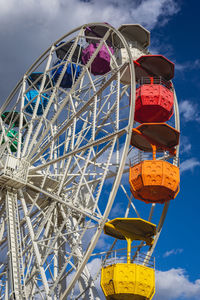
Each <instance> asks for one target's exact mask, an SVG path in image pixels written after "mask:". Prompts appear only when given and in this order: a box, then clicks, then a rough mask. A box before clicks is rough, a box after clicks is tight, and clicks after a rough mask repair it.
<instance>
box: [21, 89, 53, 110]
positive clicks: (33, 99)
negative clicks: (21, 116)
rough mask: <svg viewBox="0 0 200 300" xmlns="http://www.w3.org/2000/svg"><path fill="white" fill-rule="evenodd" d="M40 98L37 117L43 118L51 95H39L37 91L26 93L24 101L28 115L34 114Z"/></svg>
mask: <svg viewBox="0 0 200 300" xmlns="http://www.w3.org/2000/svg"><path fill="white" fill-rule="evenodd" d="M38 97H39V104H38V108H37V115H38V116H41V115H42V114H43V112H44V110H45V108H46V106H47V104H48V99H49V95H48V94H46V93H42V94H39V92H38V91H37V90H30V91H28V92H27V93H26V95H25V99H24V107H25V110H26V112H27V113H29V114H31V115H32V114H33V111H34V109H35V107H36V104H37V99H38Z"/></svg>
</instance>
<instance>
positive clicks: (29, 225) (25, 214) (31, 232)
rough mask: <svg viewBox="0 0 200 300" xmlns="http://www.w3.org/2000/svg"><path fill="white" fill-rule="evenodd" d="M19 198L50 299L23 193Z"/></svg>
mask: <svg viewBox="0 0 200 300" xmlns="http://www.w3.org/2000/svg"><path fill="white" fill-rule="evenodd" d="M20 200H21V203H22V208H23V211H24V216H25V219H26V222H27V227H28V230H29V235H30V238H31V242H32V245H33V251H34V254H35V259H36V261H37V263H38V269H39V272H40V274H41V280H42V282H43V285H44V290H45V292H46V296H47V299H50V297H49V296H48V294H49V284H48V280H47V278H46V275H45V271H44V268H43V266H42V265H41V262H42V258H41V253H40V251H39V249H38V245H37V243H36V242H35V234H34V230H33V227H32V224H31V220H30V218H29V216H28V214H27V212H28V210H27V206H26V203H25V200H24V198H23V195H21V199H20Z"/></svg>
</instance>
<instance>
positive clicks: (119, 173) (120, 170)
mask: <svg viewBox="0 0 200 300" xmlns="http://www.w3.org/2000/svg"><path fill="white" fill-rule="evenodd" d="M93 25H102V26H105V27H106V28H108V32H107V34H105V36H104V37H103V38H102V40H101V43H100V44H99V47H98V48H97V50H96V52H97V51H98V50H99V49H100V47H101V45H102V44H103V42H105V41H106V39H107V38H108V35H109V33H110V31H112V32H113V33H115V34H116V35H117V36H118V37H119V38H120V40H121V41H122V43H123V44H124V46H125V48H126V51H127V53H128V56H129V61H128V66H129V67H130V75H131V84H130V87H131V101H130V102H131V105H130V114H129V122H128V125H127V126H126V128H124V129H123V132H124V133H125V134H126V140H125V144H124V148H123V153H122V155H121V157H122V159H121V160H120V163H119V166H118V170H117V174H116V178H115V181H114V184H113V186H112V190H111V192H110V195H109V198H108V201H107V205H106V208H105V211H104V213H103V215H102V217H101V219H100V220H99V219H98V218H95V217H94V216H93V219H94V220H95V219H96V221H97V222H98V227H97V230H96V232H95V234H94V236H93V238H92V240H91V242H90V244H89V247H88V248H87V251H86V252H85V253H84V257H83V258H82V260H81V263H80V264H79V266H78V268H76V273H75V275H74V276H73V278H72V280H71V282H70V284H69V285H68V287H67V289H65V291H64V292H63V294H62V296H61V298H60V299H66V298H65V297H67V295H69V293H70V291H71V290H72V289H73V287H74V285H75V284H76V282H77V281H78V279H79V277H80V275H81V273H82V272H83V270H84V268H85V266H86V263H87V261H88V259H89V258H90V256H91V253H92V251H93V250H94V247H95V245H96V243H97V241H98V239H99V236H100V234H101V232H102V229H103V226H104V223H105V222H106V220H107V218H108V215H109V212H110V210H111V207H112V204H113V202H114V199H115V196H116V193H117V191H118V188H119V185H120V180H121V177H122V174H123V172H124V167H125V162H126V157H127V154H128V150H129V145H130V138H131V132H132V127H133V123H134V110H135V89H136V86H135V71H134V66H133V61H132V59H131V52H130V49H129V47H128V44H127V42H126V40H125V39H124V37H123V36H122V34H121V33H120V32H119V31H117V30H116V29H114V28H113V27H112V26H110V25H108V24H100V23H91V24H86V25H84V26H80V27H77V28H76V29H74V30H72V31H71V32H69V33H68V34H66V35H64V36H63V37H61V38H60V39H59V40H57V41H56V42H55V43H54V44H53V46H52V47H50V48H49V49H47V51H45V52H44V53H43V54H42V55H41V56H40V57H39V58H38V59H37V60H36V62H35V63H34V64H33V65H32V66H31V67H30V68H29V70H28V71H27V72H26V74H25V76H24V77H23V78H22V80H21V81H20V82H19V83H18V85H17V86H16V88H15V89H14V90H13V92H12V93H11V94H10V96H9V97H8V99H7V100H6V102H5V103H4V105H3V106H2V108H1V109H0V113H3V112H4V110H5V109H6V107H7V106H8V104H9V102H10V101H11V100H12V98H13V96H14V95H15V93H16V91H17V90H18V89H19V87H20V85H21V84H22V83H23V82H24V83H25V81H26V80H27V75H28V74H30V72H33V70H34V68H35V66H37V64H38V63H39V62H40V60H41V59H42V58H43V57H45V55H47V54H48V53H49V52H51V49H54V50H55V45H56V44H58V43H59V42H60V41H62V40H63V39H64V38H66V37H68V36H70V35H71V34H73V33H75V32H78V31H79V30H83V28H86V27H89V26H93ZM109 30H110V31H109ZM75 46H76V44H75V45H74V47H75ZM94 56H95V54H94ZM69 59H71V57H69ZM91 62H92V60H90V62H89V64H88V65H87V67H89V65H91ZM121 67H122V66H121ZM121 67H120V68H119V70H120V69H121ZM119 70H118V76H119ZM45 74H46V73H45ZM115 75H116V74H115ZM83 76H84V74H83V73H82V74H81V75H80V77H79V78H78V80H77V81H76V83H75V84H74V85H73V86H72V89H71V91H70V93H72V92H74V91H75V89H76V86H77V85H78V82H80V81H81V79H82V77H83ZM44 78H45V75H44V77H43V83H44V81H45V79H44ZM60 81H61V80H60ZM108 84H109V83H108ZM57 85H59V82H58V83H57ZM52 98H53V96H52ZM91 101H92V100H91ZM38 104H39V100H38ZM61 110H62V107H61V108H60V109H59V111H60V112H61ZM174 110H175V127H176V129H177V130H180V125H179V113H178V105H177V100H176V96H175V101H174ZM58 114H59V113H58ZM34 116H36V110H35V112H34ZM34 116H33V118H34ZM55 118H56V117H55ZM51 122H53V121H52V120H51ZM22 123H23V119H22V117H21V116H20V126H21V127H22V125H23V124H22ZM41 124H42V121H41ZM46 132H47V131H46ZM46 132H45V131H44V134H43V136H41V138H40V140H39V141H37V144H35V145H34V141H33V140H32V141H31V145H32V147H35V148H34V149H35V152H36V149H37V146H40V142H42V140H43V137H45V134H46ZM115 134H116V136H117V134H118V133H115ZM5 138H6V137H5ZM108 138H109V136H108V137H107V139H108ZM19 139H21V137H20V134H19ZM54 139H55V136H54ZM92 145H95V141H94V142H91V146H92ZM20 147H21V146H20V143H19V144H18V159H19V158H20ZM27 147H28V144H27ZM32 149H33V148H32ZM43 150H44V151H45V147H44V148H43ZM30 151H31V148H30ZM30 151H29V154H30ZM44 151H43V152H44ZM78 151H80V148H79V149H78ZM33 152H34V151H33ZM33 152H32V153H33ZM67 155H69V154H66V155H65V156H66V157H67ZM176 156H177V158H178V147H177V154H176ZM29 157H30V155H29ZM60 160H61V158H59V157H57V158H56V159H54V161H55V162H59V161H60ZM33 161H34V160H33ZM176 163H177V159H175V160H174V164H176ZM49 164H51V163H49ZM46 165H47V166H48V163H47V164H46ZM34 169H38V170H39V169H40V167H35V168H34ZM27 187H30V188H35V191H37V192H38V193H39V192H43V193H44V194H46V196H47V197H48V196H49V197H50V198H52V199H54V200H55V201H57V202H58V203H61V204H66V203H65V202H64V201H63V199H62V198H60V197H56V196H55V195H52V194H51V193H48V192H47V191H44V190H42V189H40V188H38V187H33V185H32V184H30V183H27ZM11 198H12V195H11ZM11 202H12V201H10V203H11ZM8 203H9V201H8ZM23 206H24V211H25V212H27V213H28V211H27V208H26V203H25V201H24V202H23ZM168 206H169V203H166V204H165V205H164V208H163V212H162V215H161V218H160V221H159V224H158V228H157V234H156V237H155V242H154V245H153V247H151V248H150V250H149V253H148V254H150V255H151V254H152V252H153V250H154V248H155V245H156V242H157V240H158V238H159V235H160V232H161V229H162V226H163V223H164V219H165V216H166V213H167V209H168ZM68 207H69V208H71V209H72V210H76V211H77V212H79V213H82V214H85V216H90V217H91V215H89V214H88V212H87V211H85V212H83V211H82V210H81V209H80V208H78V207H74V206H73V205H70V204H69V203H68ZM153 209H154V205H152V209H151V212H150V215H151V214H152V213H153ZM26 221H27V224H29V228H30V232H31V224H30V220H29V219H28V215H27V217H26ZM32 240H33V241H34V232H32ZM35 251H36V252H37V254H36V255H38V257H39V259H38V263H39V264H40V262H41V257H40V254H39V252H38V247H37V245H36V244H35ZM12 267H13V266H10V268H12ZM40 270H41V274H42V273H43V272H44V271H42V268H40ZM43 275H44V274H43ZM43 277H44V280H43V282H44V284H46V285H48V283H47V282H46V280H45V276H43ZM45 282H46V283H45ZM88 286H89V282H88ZM46 291H47V294H48V288H47V289H46ZM47 297H49V296H47ZM49 299H50V298H49ZM96 299H97V298H96Z"/></svg>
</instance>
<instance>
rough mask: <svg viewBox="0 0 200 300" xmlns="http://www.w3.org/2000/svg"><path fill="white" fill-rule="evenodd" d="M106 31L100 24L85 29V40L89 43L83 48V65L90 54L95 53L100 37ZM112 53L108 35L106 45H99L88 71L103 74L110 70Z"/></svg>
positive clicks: (110, 40)
mask: <svg viewBox="0 0 200 300" xmlns="http://www.w3.org/2000/svg"><path fill="white" fill-rule="evenodd" d="M107 31H108V28H106V27H103V26H100V25H95V26H90V27H87V28H86V29H85V36H86V41H87V42H88V43H89V45H88V46H87V47H86V48H85V49H83V53H82V62H83V64H84V65H86V64H87V62H88V61H89V60H90V58H91V57H92V55H93V54H94V53H95V51H96V49H97V48H98V46H99V43H100V41H99V40H100V38H101V37H103V36H104V35H105V34H106V32H107ZM109 52H110V53H109ZM113 53H114V49H113V47H112V39H111V37H108V39H107V41H106V45H105V44H103V45H102V46H101V48H100V49H99V51H98V53H97V55H96V56H95V58H94V60H93V62H92V63H91V66H90V72H91V73H92V74H93V75H104V74H106V73H108V72H109V71H110V54H113Z"/></svg>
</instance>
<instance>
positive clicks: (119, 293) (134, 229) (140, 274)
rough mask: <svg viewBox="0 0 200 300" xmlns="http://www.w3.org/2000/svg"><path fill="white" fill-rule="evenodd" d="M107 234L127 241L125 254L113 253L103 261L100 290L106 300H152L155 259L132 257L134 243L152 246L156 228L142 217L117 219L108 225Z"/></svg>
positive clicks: (135, 255) (105, 229) (142, 255)
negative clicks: (139, 242)
mask: <svg viewBox="0 0 200 300" xmlns="http://www.w3.org/2000/svg"><path fill="white" fill-rule="evenodd" d="M104 233H105V234H107V235H109V236H112V237H114V238H117V239H120V240H126V241H127V260H125V259H126V255H123V256H122V257H120V256H119V255H120V253H121V252H120V251H119V250H116V251H114V252H113V253H112V252H110V254H109V256H106V259H105V260H104V262H103V267H102V270H101V287H102V290H103V292H104V294H105V297H106V299H107V300H121V299H124V300H128V299H133V300H138V299H140V300H150V299H152V298H153V296H154V293H155V264H154V259H153V258H150V257H148V255H144V254H142V253H139V252H136V253H135V254H134V255H133V256H132V254H131V243H132V241H133V240H135V241H143V242H146V245H149V246H151V245H152V244H153V241H154V239H153V237H154V235H155V234H156V225H154V224H152V223H150V222H148V221H145V220H143V219H140V218H116V219H114V220H111V221H109V222H107V223H106V224H105V226H104Z"/></svg>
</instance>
